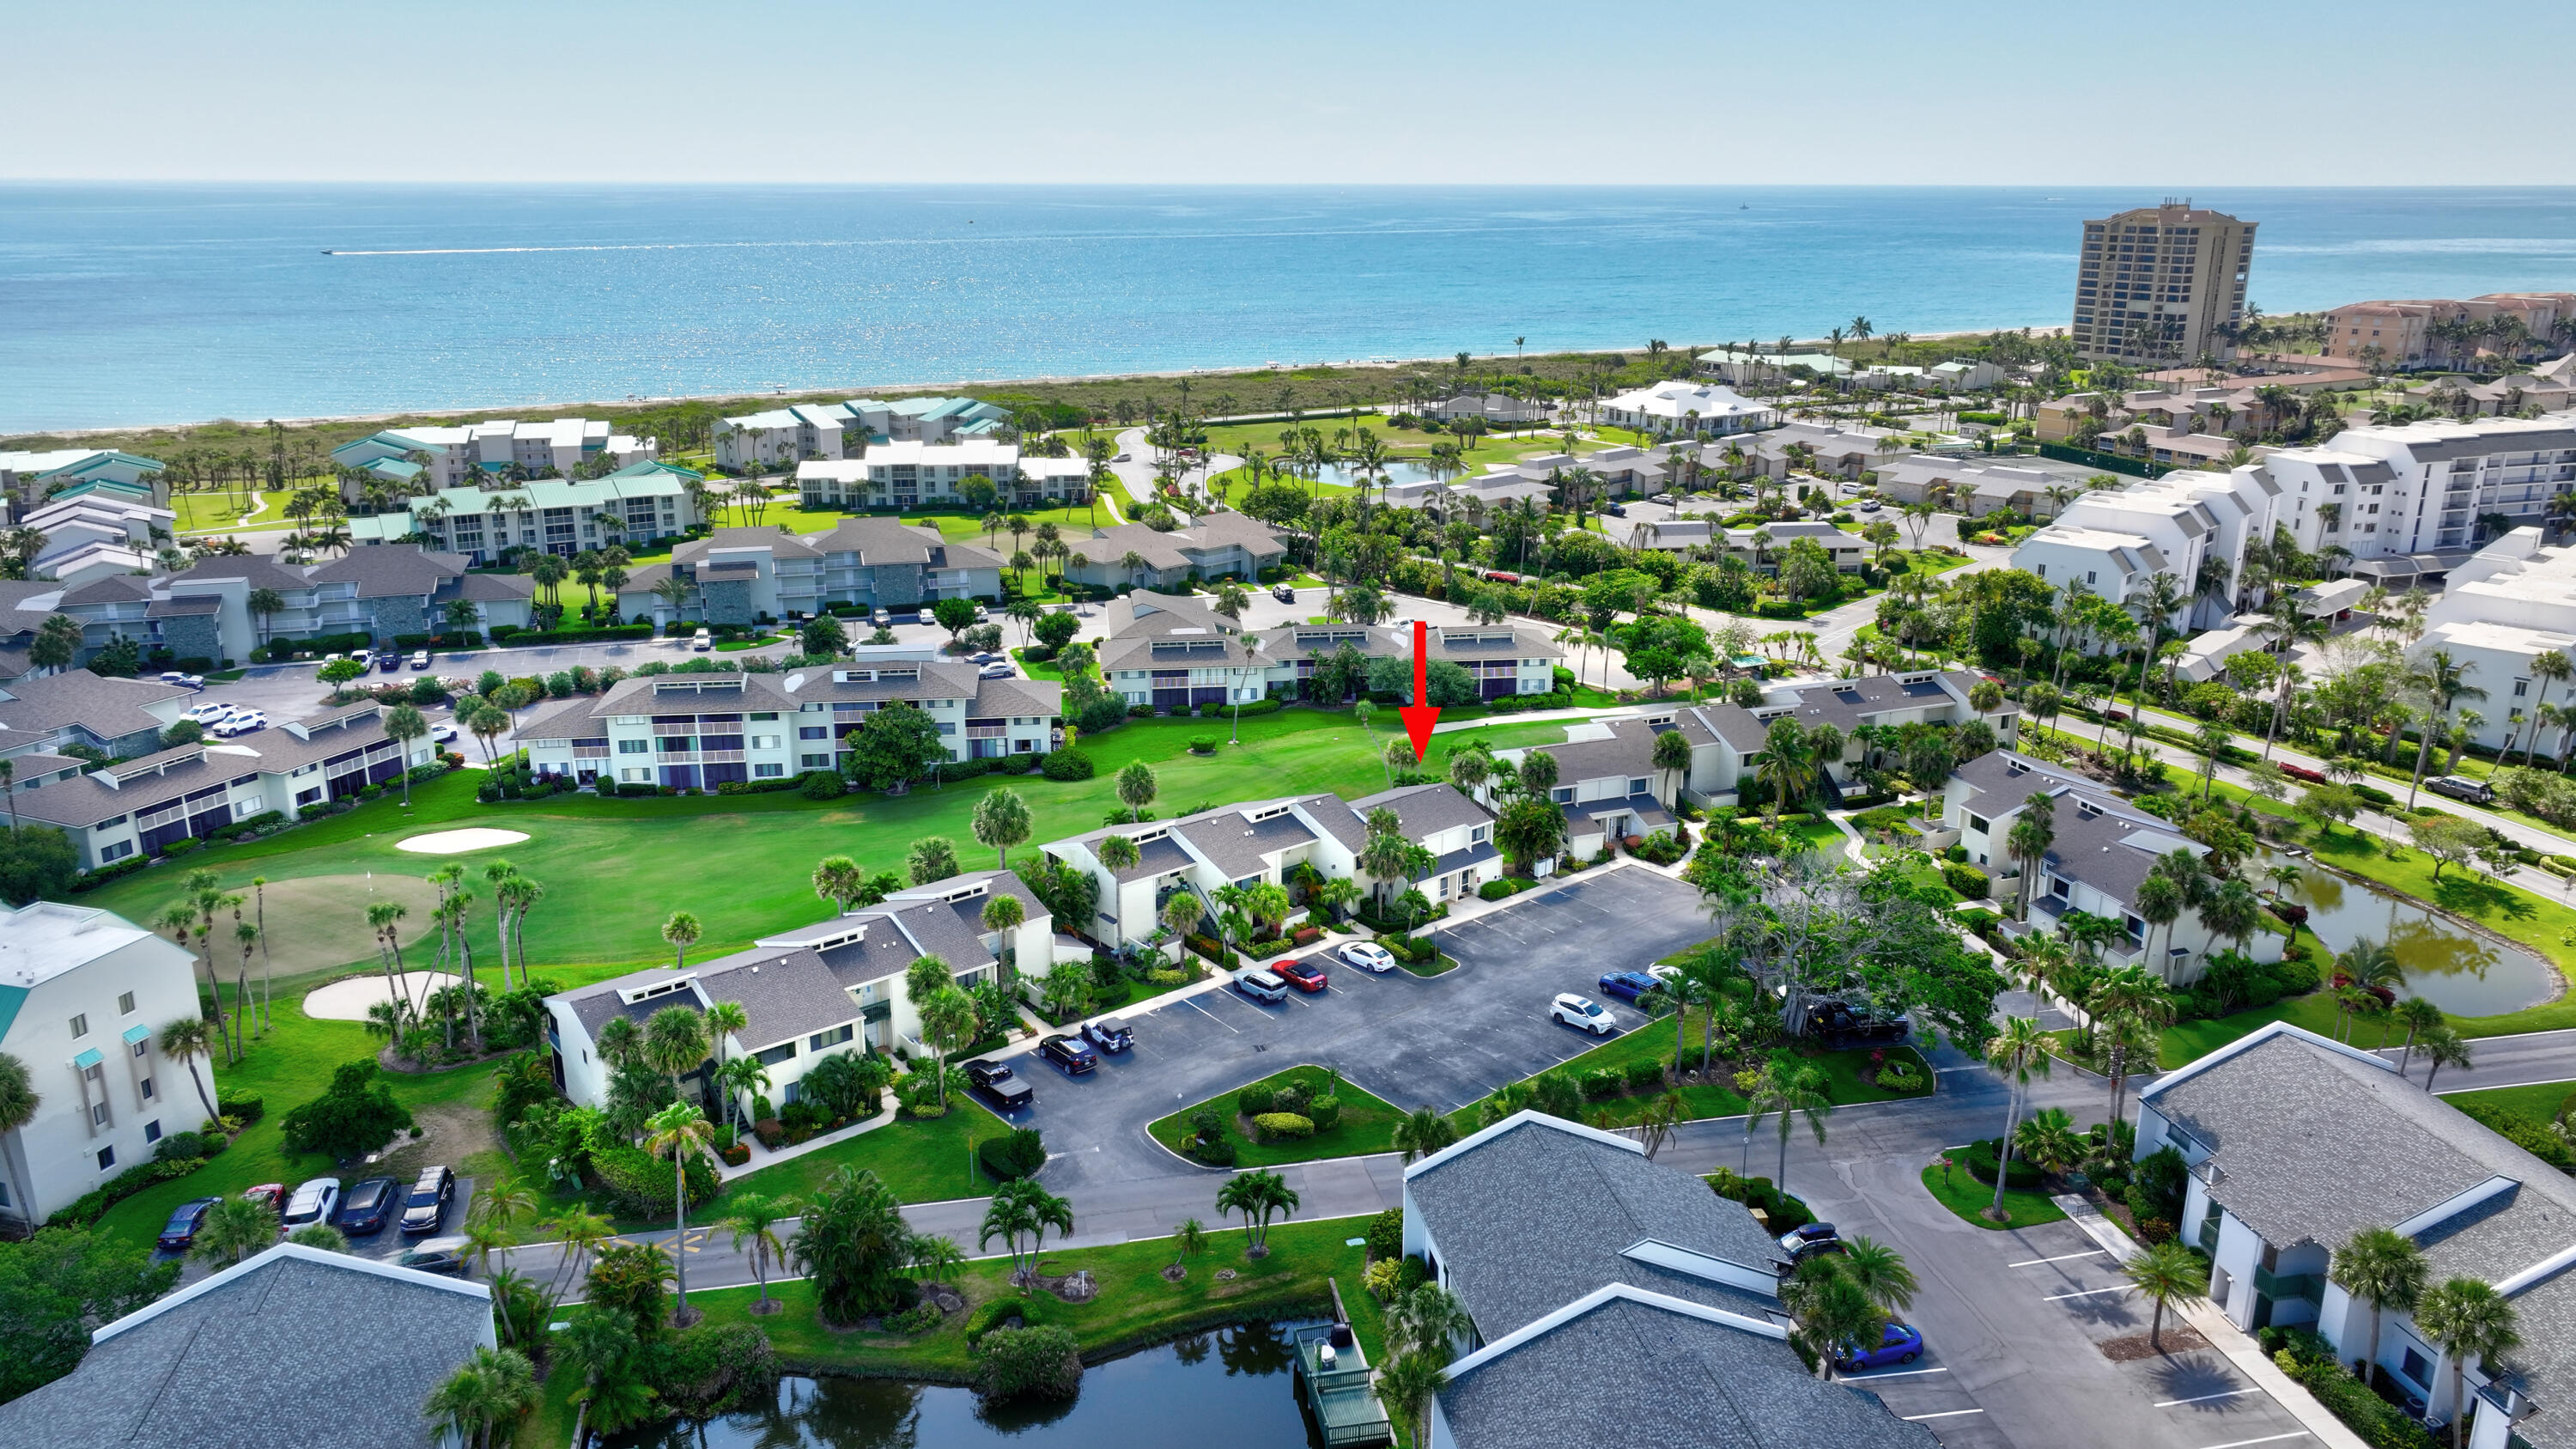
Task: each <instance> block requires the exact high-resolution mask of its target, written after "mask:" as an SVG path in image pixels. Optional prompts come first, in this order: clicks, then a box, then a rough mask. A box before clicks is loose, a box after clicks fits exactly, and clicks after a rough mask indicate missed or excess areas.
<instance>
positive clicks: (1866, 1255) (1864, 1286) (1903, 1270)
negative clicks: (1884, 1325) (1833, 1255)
mask: <svg viewBox="0 0 2576 1449" xmlns="http://www.w3.org/2000/svg"><path fill="white" fill-rule="evenodd" d="M1842 1270H1843V1275H1844V1276H1845V1277H1847V1278H1849V1279H1851V1280H1852V1282H1853V1283H1855V1284H1857V1285H1859V1288H1860V1291H1862V1292H1863V1293H1866V1294H1868V1295H1869V1301H1870V1302H1872V1303H1875V1304H1877V1305H1878V1306H1879V1307H1881V1308H1884V1309H1886V1310H1887V1311H1888V1312H1890V1313H1902V1312H1904V1311H1905V1310H1907V1309H1909V1308H1911V1307H1913V1306H1914V1295H1915V1294H1916V1293H1917V1292H1918V1291H1920V1290H1921V1288H1922V1284H1920V1283H1918V1282H1917V1281H1915V1277H1914V1270H1913V1269H1912V1268H1909V1267H1907V1266H1906V1265H1905V1258H1904V1256H1903V1255H1902V1254H1900V1253H1898V1252H1897V1251H1896V1250H1895V1249H1894V1248H1891V1247H1889V1246H1888V1245H1887V1244H1885V1243H1882V1242H1879V1241H1877V1240H1875V1239H1872V1238H1867V1237H1856V1238H1852V1239H1850V1240H1849V1241H1847V1242H1846V1243H1844V1245H1843V1254H1842Z"/></svg>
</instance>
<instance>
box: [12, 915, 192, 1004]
mask: <svg viewBox="0 0 2576 1449" xmlns="http://www.w3.org/2000/svg"><path fill="white" fill-rule="evenodd" d="M146 938H152V939H158V938H157V937H153V936H152V933H151V932H150V931H147V930H144V929H143V928H142V927H140V926H138V925H135V924H134V923H133V922H131V921H129V920H127V919H125V918H124V917H123V916H120V915H117V914H115V913H114V912H111V911H103V910H99V909H98V908H96V907H94V906H67V905H63V904H60V903H58V902H55V901H35V902H32V903H30V904H28V905H24V906H20V907H19V908H18V909H16V910H10V909H8V908H7V907H5V906H0V986H39V985H42V984H44V983H45V982H47V981H51V980H53V979H54V978H55V977H57V976H60V975H62V974H63V973H64V972H66V971H70V970H72V969H74V968H76V967H80V966H86V965H88V964H89V963H90V962H92V961H95V960H97V959H98V958H99V957H101V956H105V955H107V954H109V953H111V952H114V951H121V950H123V949H124V948H126V947H127V946H131V945H133V944H134V943H135V942H136V941H140V940H144V939H146Z"/></svg>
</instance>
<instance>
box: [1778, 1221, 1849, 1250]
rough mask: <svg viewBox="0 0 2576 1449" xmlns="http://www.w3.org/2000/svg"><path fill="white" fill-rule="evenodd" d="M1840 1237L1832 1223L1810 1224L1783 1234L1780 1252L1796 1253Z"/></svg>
mask: <svg viewBox="0 0 2576 1449" xmlns="http://www.w3.org/2000/svg"><path fill="white" fill-rule="evenodd" d="M1840 1236H1841V1234H1839V1233H1837V1232H1835V1231H1834V1225H1833V1224H1832V1223H1808V1224H1806V1225H1805V1226H1804V1227H1796V1228H1791V1229H1790V1230H1789V1231H1787V1232H1785V1233H1782V1234H1781V1235H1780V1251H1781V1252H1784V1253H1794V1252H1796V1251H1798V1249H1800V1248H1801V1247H1804V1246H1805V1245H1806V1244H1809V1243H1820V1242H1823V1241H1824V1240H1825V1239H1827V1238H1834V1237H1840Z"/></svg>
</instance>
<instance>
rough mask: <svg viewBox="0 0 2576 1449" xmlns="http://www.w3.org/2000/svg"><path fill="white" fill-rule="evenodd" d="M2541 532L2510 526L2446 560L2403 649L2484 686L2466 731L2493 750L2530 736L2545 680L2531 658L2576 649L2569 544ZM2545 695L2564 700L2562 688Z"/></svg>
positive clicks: (2575, 587) (2575, 554) (2573, 554)
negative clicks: (2441, 583) (2443, 659)
mask: <svg viewBox="0 0 2576 1449" xmlns="http://www.w3.org/2000/svg"><path fill="white" fill-rule="evenodd" d="M2543 536H2544V535H2543V534H2542V532H2541V530H2539V529H2537V528H2517V529H2515V530H2514V531H2512V532H2511V533H2508V534H2506V535H2505V536H2504V537H2502V538H2499V539H2497V540H2496V541H2495V542H2493V543H2490V544H2488V545H2487V546H2486V547H2485V548H2482V549H2480V550H2479V551H2478V552H2477V553H2475V554H2473V555H2471V556H2470V557H2469V558H2468V559H2466V560H2465V561H2463V562H2461V563H2460V564H2458V565H2457V566H2455V567H2453V568H2452V569H2451V570H2450V576H2449V579H2448V581H2447V583H2446V585H2445V587H2444V588H2443V590H2442V596H2441V597H2440V598H2438V599H2435V600H2434V601H2433V605H2432V607H2431V608H2429V609H2427V610H2426V611H2425V613H2424V632H2423V633H2422V634H2421V635H2419V636H2418V637H2417V638H2416V640H2415V642H2414V644H2413V645H2411V646H2410V647H2409V648H2408V650H2407V652H2408V654H2409V656H2410V657H2411V658H2413V659H2414V660H2415V661H2416V662H2418V663H2421V662H2422V661H2423V660H2424V659H2425V658H2426V657H2427V656H2428V655H2431V654H2434V653H2436V652H2439V653H2443V654H2447V655H2449V656H2450V658H2451V661H2452V662H2453V663H2454V664H2457V665H2458V666H2460V668H2461V669H2462V670H2463V671H2464V673H2465V675H2466V678H2467V682H2468V684H2469V686H2470V687H2471V688H2473V689H2481V690H2484V691H2486V698H2485V699H2482V700H2479V701H2477V702H2476V705H2475V712H2476V714H2477V715H2478V721H2477V725H2476V728H2475V729H2473V730H2471V731H2470V735H2469V737H2470V739H2472V740H2473V741H2475V742H2476V743H2478V744H2481V745H2485V746H2487V747H2489V748H2492V749H2506V748H2510V747H2514V746H2520V745H2529V744H2532V743H2533V740H2532V729H2533V726H2534V715H2535V712H2536V711H2537V710H2538V709H2539V707H2540V704H2541V702H2542V701H2541V693H2542V691H2543V689H2544V688H2546V686H2545V685H2543V684H2541V683H2540V682H2539V679H2538V676H2537V675H2535V674H2534V673H2533V672H2532V667H2531V666H2532V662H2533V661H2534V660H2536V659H2538V658H2540V657H2541V656H2542V655H2544V654H2559V655H2564V654H2567V653H2568V652H2569V651H2570V650H2576V548H2548V547H2544V546H2543V545H2542V543H2541V539H2542V538H2543ZM2346 582H2357V581H2353V580H2347V581H2346ZM2551 702H2552V703H2555V704H2557V705H2559V706H2561V707H2562V708H2563V707H2565V706H2566V705H2567V704H2568V703H2569V692H2568V691H2567V690H2565V689H2563V688H2562V689H2560V690H2558V691H2557V693H2556V697H2555V698H2554V699H2553V700H2552V701H2551ZM2552 742H2553V743H2554V739H2553V741H2552Z"/></svg>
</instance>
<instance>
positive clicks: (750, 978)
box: [698, 951, 859, 1051]
mask: <svg viewBox="0 0 2576 1449" xmlns="http://www.w3.org/2000/svg"><path fill="white" fill-rule="evenodd" d="M698 989H699V990H700V991H703V992H705V993H706V997H707V999H708V1000H709V1001H739V1002H741V1003H742V1009H743V1015H744V1016H745V1017H746V1018H747V1021H746V1022H745V1024H744V1026H743V1029H742V1030H741V1031H740V1032H738V1033H736V1035H738V1036H740V1037H741V1038H742V1044H743V1045H744V1046H746V1047H749V1048H750V1049H752V1050H753V1051H759V1050H762V1049H763V1048H766V1047H772V1046H776V1045H777V1044H778V1043H780V1042H783V1041H789V1040H793V1039H794V1038H796V1037H800V1036H804V1035H806V1034H808V1033H810V1032H818V1031H821V1030H823V1029H824V1028H825V1027H829V1026H838V1025H840V1024H841V1023H843V1022H845V1021H856V1020H858V1018H859V1004H858V1002H857V1001H855V1000H853V999H852V998H851V996H850V994H849V992H848V991H847V990H845V989H844V988H843V987H842V985H841V983H840V982H839V981H838V980H836V979H834V977H833V975H832V972H831V969H830V968H829V967H827V966H825V965H824V964H823V958H822V957H820V956H818V955H816V954H814V953H813V952H811V951H790V952H787V953H786V954H784V955H767V956H765V957H763V958H760V959H754V960H750V961H746V962H744V963H742V964H741V965H739V966H734V967H731V968H728V969H726V970H722V971H714V970H709V971H703V972H701V973H699V976H698Z"/></svg>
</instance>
